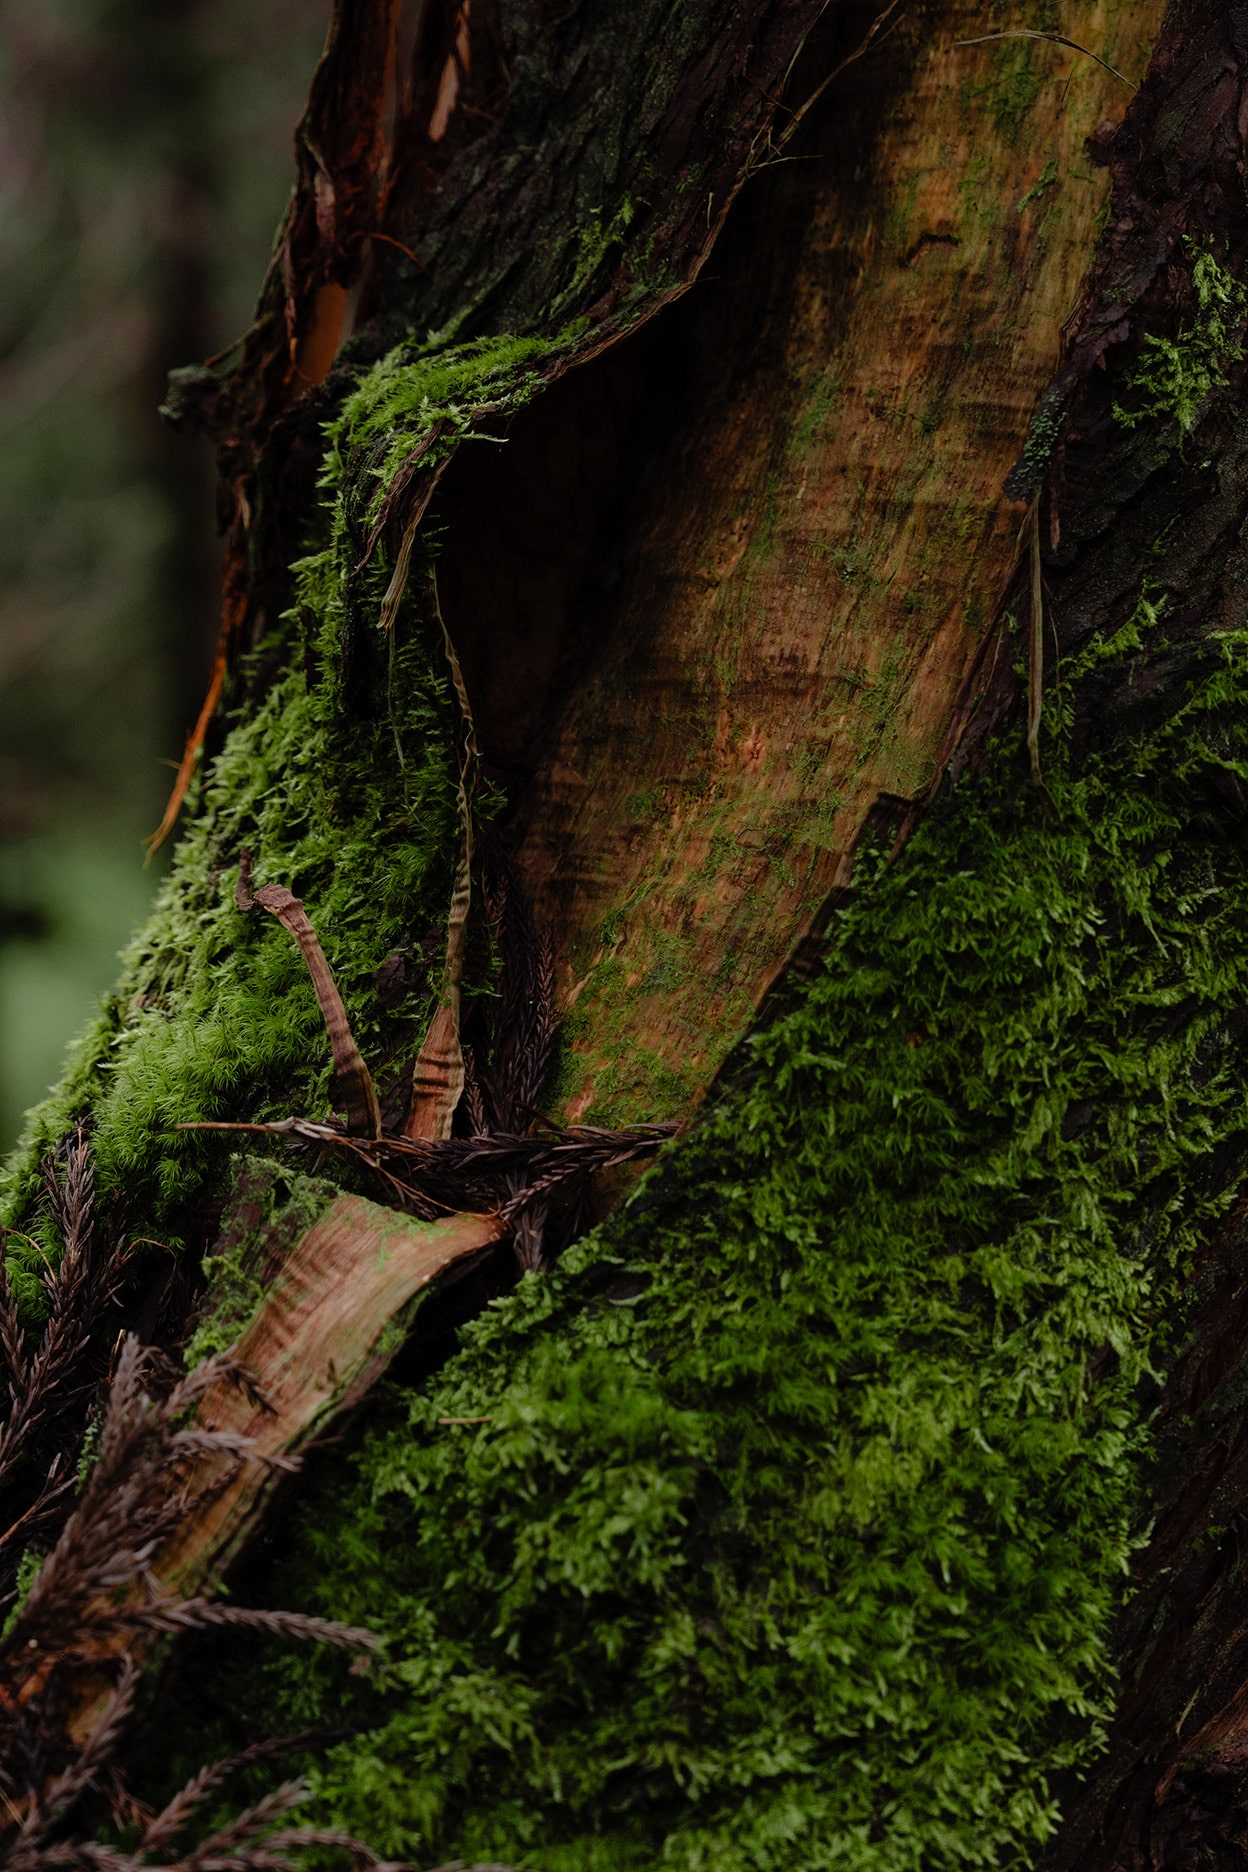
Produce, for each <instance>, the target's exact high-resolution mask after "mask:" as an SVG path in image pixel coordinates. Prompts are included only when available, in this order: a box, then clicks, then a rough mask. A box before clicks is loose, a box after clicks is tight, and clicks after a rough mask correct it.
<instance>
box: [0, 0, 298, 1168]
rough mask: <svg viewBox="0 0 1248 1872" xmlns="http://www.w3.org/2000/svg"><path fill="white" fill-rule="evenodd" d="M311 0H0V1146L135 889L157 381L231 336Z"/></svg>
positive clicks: (198, 495) (206, 512) (157, 476)
mask: <svg viewBox="0 0 1248 1872" xmlns="http://www.w3.org/2000/svg"><path fill="white" fill-rule="evenodd" d="M328 14H329V0H111V3H110V0H0V1149H3V1148H6V1147H7V1146H8V1145H9V1144H11V1143H12V1142H13V1141H14V1139H15V1138H16V1136H17V1134H18V1131H19V1129H20V1124H21V1117H22V1113H23V1112H24V1111H25V1109H26V1107H27V1106H29V1105H30V1104H32V1103H33V1102H34V1101H35V1100H36V1099H38V1098H40V1097H41V1096H42V1094H43V1092H44V1090H45V1089H46V1088H47V1086H48V1085H49V1084H50V1083H51V1082H52V1081H53V1080H54V1079H55V1077H56V1075H57V1073H58V1071H59V1068H60V1064H61V1060H62V1057H63V1055H64V1051H65V1046H66V1043H67V1042H68V1040H69V1039H70V1038H72V1036H73V1034H74V1033H75V1032H77V1030H78V1029H79V1028H80V1027H81V1026H82V1025H83V1024H84V1022H85V1021H86V1020H87V1019H88V1017H89V1016H90V1014H91V1012H92V1009H93V1006H94V1004H95V1000H96V998H97V997H98V995H99V994H100V992H101V991H102V990H103V989H104V988H105V987H106V986H107V985H108V983H109V982H110V980H111V979H112V977H113V976H114V974H115V972H116V956H117V951H118V950H119V949H120V948H121V946H122V945H123V944H124V942H125V941H126V939H127V938H128V936H129V934H130V932H131V930H132V929H133V928H134V926H135V925H136V924H137V923H138V922H139V920H140V919H141V918H142V916H143V914H144V912H145V910H146V908H147V906H148V904H149V902H150V900H151V895H152V891H153V890H154V888H155V885H156V883H157V882H158V879H159V876H160V862H159V861H157V862H156V863H154V864H153V865H151V866H150V867H149V868H147V869H144V866H143V854H142V848H141V841H142V839H143V837H144V835H145V834H146V833H148V832H150V831H151V830H152V828H153V826H154V825H155V824H156V823H157V821H158V819H159V818H160V813H161V809H162V807H163V804H164V798H165V795H166V793H167V791H168V787H169V783H170V780H171V777H172V769H171V763H174V764H176V760H177V757H178V755H179V754H180V752H181V749H182V745H183V742H184V739H185V735H186V731H187V729H188V727H189V726H190V724H191V722H192V721H193V720H194V718H195V715H196V713H197V711H198V707H199V703H200V700H201V697H202V692H203V689H204V686H205V684H206V682H207V672H208V667H209V664H210V661H211V650H212V644H213V641H214V638H215V629H216V613H217V604H218V588H219V556H218V548H217V542H216V539H215V536H214V526H213V482H214V476H213V470H212V463H211V458H210V450H209V448H208V445H207V443H206V442H204V441H203V440H197V439H193V438H189V437H185V436H181V435H177V434H174V433H172V432H171V431H169V430H167V429H165V428H164V427H163V425H162V424H161V423H160V421H159V419H158V417H157V415H156V406H157V404H158V403H159V401H160V399H161V396H162V393H163V388H164V380H165V373H166V372H167V371H168V370H169V369H170V368H171V367H172V366H173V365H177V364H186V363H190V362H193V361H195V360H197V359H200V358H204V357H207V356H209V355H210V354H212V353H213V352H216V351H219V350H221V349H223V348H224V347H225V346H226V345H227V344H229V342H230V341H231V339H233V338H234V337H236V336H237V335H238V333H240V332H241V331H242V330H243V329H244V328H245V327H246V325H247V323H248V322H249V320H250V317H251V314H252V309H253V306H254V304H255V299H256V295H257V292H258V290H259V286H260V281H261V278H262V277H263V274H264V269H265V266H266V264H267V261H268V257H269V252H270V248H271V245H272V239H273V233H274V230H275V228H276V225H277V223H278V220H279V219H280V216H281V213H282V210H283V207H284V205H285V201H286V196H287V193H288V190H289V188H290V183H291V180H292V177H293V171H294V165H293V157H292V132H293V129H294V125H295V123H296V121H297V119H298V117H299V114H300V110H301V108H302V103H303V99H304V97H305V95H306V92H307V86H308V81H309V79H310V77H311V74H312V70H313V67H314V66H315V64H316V60H317V57H318V56H319V53H320V49H321V45H322V43H323V40H324V36H325V29H326V26H327V24H328Z"/></svg>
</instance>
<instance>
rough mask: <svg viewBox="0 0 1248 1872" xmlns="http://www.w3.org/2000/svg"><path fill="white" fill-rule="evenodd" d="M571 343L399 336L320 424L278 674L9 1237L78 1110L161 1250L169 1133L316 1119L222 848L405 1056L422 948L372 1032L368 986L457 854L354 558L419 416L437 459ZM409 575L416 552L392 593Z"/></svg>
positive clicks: (202, 801)
mask: <svg viewBox="0 0 1248 1872" xmlns="http://www.w3.org/2000/svg"><path fill="white" fill-rule="evenodd" d="M573 335H574V334H572V333H565V334H563V335H562V337H560V338H557V339H555V340H553V341H543V342H541V343H539V342H537V341H529V340H521V339H506V338H503V339H491V340H486V341H482V342H479V343H474V344H466V345H458V346H442V347H438V346H434V347H432V348H430V349H426V350H425V351H420V350H418V349H417V348H415V347H403V348H401V349H400V350H399V351H396V352H394V353H393V354H391V355H390V356H389V357H387V358H385V359H383V360H382V361H381V363H379V364H377V365H375V366H373V367H372V369H371V370H369V371H367V372H366V373H365V374H364V375H363V376H362V378H361V380H360V382H359V384H358V386H357V387H356V388H355V390H354V391H353V392H352V393H351V394H350V395H348V397H347V398H346V400H345V402H344V404H343V407H342V409H341V411H340V413H339V415H338V416H337V417H336V418H335V420H334V421H333V422H332V423H330V424H329V425H328V426H327V430H326V442H327V453H326V466H325V471H324V475H323V486H324V488H325V492H326V500H325V503H324V506H323V508H322V515H321V520H320V523H319V527H318V530H317V535H316V537H315V538H314V539H313V540H312V541H311V542H310V549H309V552H308V554H307V556H306V557H305V558H304V559H303V560H302V561H301V562H300V563H299V564H298V565H297V566H296V567H295V568H294V574H295V605H294V608H293V610H292V611H291V612H290V613H289V614H288V615H287V616H286V618H284V619H283V620H282V623H281V625H280V627H279V628H278V630H277V632H276V634H275V635H274V637H273V639H272V640H271V641H270V642H269V643H267V644H266V645H264V646H262V650H261V655H262V656H264V657H268V658H272V660H273V661H275V662H278V663H279V664H280V665H281V667H282V668H283V669H284V670H285V674H283V675H281V676H280V677H278V678H277V680H276V681H275V682H274V683H273V684H272V686H271V687H270V688H269V689H268V691H267V693H266V694H265V695H264V697H263V700H262V701H261V702H260V704H259V706H258V707H256V708H254V709H253V710H251V711H250V712H248V713H246V714H245V715H244V716H243V717H241V718H240V719H238V720H237V721H236V724H235V725H234V726H233V728H232V730H231V732H230V734H229V736H228V738H227V740H226V742H225V745H224V747H223V749H222V752H221V753H220V755H219V756H218V757H217V759H216V760H215V761H214V762H213V763H212V765H211V767H210V768H209V770H208V772H207V774H206V776H205V778H204V780H203V782H202V785H201V787H200V790H199V793H198V797H197V798H196V800H195V801H194V802H193V812H192V814H191V815H189V818H188V826H187V830H186V831H185V833H184V835H183V837H182V839H181V842H180V844H179V846H178V849H177V853H176V857H175V862H174V865H173V868H172V872H171V875H170V877H169V879H168V881H167V883H166V884H165V886H164V888H163V890H162V892H161V894H160V897H159V899H158V901H157V905H156V909H155V912H154V914H153V916H152V918H151V920H150V921H149V923H148V924H147V926H146V927H145V928H144V930H143V931H142V932H141V933H140V935H139V937H138V939H137V941H136V942H135V944H134V946H133V948H132V950H131V951H130V953H129V954H128V956H127V957H126V959H125V963H124V972H123V975H122V979H121V983H120V985H119V987H118V989H117V991H116V993H115V995H114V996H113V997H112V999H111V1000H110V1003H109V1004H108V1006H107V1008H106V1009H105V1012H104V1015H103V1017H102V1019H101V1020H100V1021H99V1022H97V1023H96V1024H95V1025H94V1026H93V1028H92V1029H91V1031H90V1032H89V1033H88V1034H87V1035H86V1036H85V1037H84V1040H83V1042H82V1043H81V1045H80V1047H79V1049H78V1051H77V1054H76V1057H75V1059H74V1061H73V1063H72V1064H71V1067H70V1070H69V1072H68V1074H67V1076H66V1079H65V1081H64V1083H63V1084H62V1086H61V1087H60V1088H59V1090H58V1091H57V1093H56V1094H55V1095H54V1096H53V1097H52V1099H51V1100H49V1101H48V1102H47V1103H46V1104H45V1105H43V1106H42V1107H39V1108H37V1109H36V1111H35V1112H34V1113H33V1114H32V1117H31V1121H30V1125H29V1128H28V1132H27V1136H26V1139H25V1140H24V1144H23V1146H22V1147H21V1148H20V1149H19V1151H18V1153H17V1154H16V1156H15V1158H14V1159H13V1161H12V1163H11V1164H10V1166H9V1171H8V1198H7V1205H6V1212H7V1216H8V1218H9V1219H12V1220H14V1221H16V1222H20V1223H22V1224H23V1225H24V1226H32V1224H31V1220H30V1217H31V1199H32V1197H33V1196H34V1194H35V1193H36V1190H37V1177H36V1165H37V1160H38V1155H39V1153H40V1152H41V1151H42V1150H43V1149H45V1148H46V1147H47V1146H48V1145H50V1144H53V1143H55V1142H56V1140H57V1139H59V1138H60V1137H61V1136H62V1135H63V1133H64V1131H65V1128H66V1126H67V1124H68V1123H69V1121H70V1119H71V1117H72V1116H73V1115H74V1114H75V1113H77V1112H79V1111H82V1110H84V1109H90V1111H91V1113H92V1119H93V1127H94V1130H93V1147H94V1152H95V1159H96V1171H97V1180H98V1181H99V1183H100V1184H101V1186H102V1187H103V1188H104V1189H106V1190H107V1189H112V1188H118V1187H120V1188H123V1189H124V1190H125V1191H126V1194H127V1197H128V1202H129V1209H130V1214H131V1218H132V1222H140V1223H141V1224H142V1228H143V1229H144V1230H146V1231H147V1232H154V1233H156V1234H158V1235H162V1238H165V1239H176V1237H177V1235H178V1232H179V1227H180V1219H181V1217H182V1215H183V1214H184V1212H185V1211H186V1209H187V1207H188V1206H189V1205H193V1203H194V1202H195V1200H197V1199H198V1198H199V1197H200V1196H202V1193H203V1190H204V1186H205V1181H206V1179H209V1178H211V1177H212V1176H214V1175H215V1174H217V1169H218V1167H219V1166H221V1165H223V1163H224V1159H225V1155H226V1147H225V1146H224V1145H223V1144H222V1143H221V1142H220V1141H219V1140H213V1139H210V1138H207V1137H205V1136H204V1135H203V1134H199V1135H195V1134H188V1133H186V1132H179V1131H177V1130H176V1129H175V1127H176V1126H177V1125H178V1124H179V1123H180V1122H183V1121H186V1120H199V1119H252V1118H268V1117H278V1116H282V1115H284V1114H286V1113H288V1112H290V1111H291V1110H292V1109H294V1110H297V1111H300V1112H302V1113H304V1114H306V1115H323V1114H324V1113H325V1111H326V1110H327V1109H328V1108H329V1106H330V1104H331V1102H332V1100H331V1086H330V1080H329V1071H330V1055H329V1046H328V1041H327V1039H326V1037H325V1033H324V1028H323V1025H322V1022H321V1018H320V1014H319V1012H318V1009H317V1005H316V998H315V995H314V993H313V991H312V986H311V982H310V981H309V979H308V975H307V971H306V969H305V968H304V965H303V963H302V961H301V959H300V957H299V954H298V952H297V950H296V948H295V946H294V944H293V943H292V941H291V939H290V937H289V936H288V935H287V933H286V932H285V930H283V929H282V928H281V927H280V926H279V925H278V924H276V923H275V922H274V921H273V920H272V919H271V918H269V917H266V916H264V915H263V913H261V912H258V911H257V912H253V913H252V914H251V915H249V916H243V915H242V914H240V913H239V912H238V911H237V910H236V908H235V906H234V884H235V879H236V877H237V868H238V857H239V852H240V850H241V849H242V847H243V846H247V847H248V849H249V850H250V852H251V854H252V858H253V861H254V867H255V878H256V881H257V882H258V883H267V882H270V881H276V882H280V883H283V884H286V885H288V886H289V887H290V888H291V889H292V890H294V891H295V892H296V894H297V895H299V896H301V897H302V898H303V899H304V901H305V903H306V906H307V909H308V913H309V915H310V916H311V918H312V921H313V924H314V926H315V928H316V931H317V934H318V936H319V937H320V940H321V943H322V946H323V947H324V950H325V953H326V955H327V957H328V959H329V962H330V966H331V967H332V969H333V970H334V973H335V976H336V979H337V981H338V985H339V988H340V990H341V992H342V995H343V999H344V1001H345V1004H346V1007H347V1011H348V1015H349V1017H350V1019H351V1022H352V1025H353V1027H354V1030H355V1033H356V1037H357V1039H358V1040H359V1042H360V1045H361V1047H362V1048H363V1051H364V1053H365V1057H366V1058H369V1059H370V1060H373V1061H374V1062H375V1061H376V1059H377V1047H378V1046H379V1044H380V1043H381V1038H382V1029H383V1026H384V1027H385V1028H386V1030H387V1031H388V1032H389V1033H390V1034H391V1035H393V1033H394V1031H395V1029H396V1026H399V1027H401V1026H402V1024H403V1023H407V1028H408V1039H409V1041H410V1046H411V1051H412V1053H413V1054H414V1052H415V1050H416V1048H417V1047H418V1045H419V1040H420V1036H421V1032H422V1030H423V1024H424V1022H425V1021H427V1019H428V1016H429V1014H430V1012H431V1011H432V1008H433V1005H434V997H435V996H436V992H437V985H438V980H439V979H440V955H435V958H434V960H433V962H432V964H431V966H430V968H429V969H427V970H426V971H425V975H421V973H420V971H419V970H418V969H417V970H414V971H409V973H410V975H411V979H410V982H409V987H408V990H407V993H406V998H405V999H404V1001H403V1002H402V1004H401V1005H398V1006H397V1007H396V1006H393V1005H392V1006H391V1007H389V1008H388V1010H387V1011H386V1015H385V1019H384V1021H383V1018H382V1014H381V1010H380V1009H379V1006H378V998H377V982H376V974H377V970H378V969H379V968H380V966H381V964H382V963H383V962H384V961H385V960H386V958H387V957H388V956H390V955H391V954H392V953H393V952H394V951H395V950H396V949H404V950H407V951H408V952H409V954H410V952H411V951H412V950H413V949H414V948H415V946H416V945H418V944H419V942H420V940H421V939H422V938H423V937H425V936H426V935H427V934H428V932H430V931H431V930H433V931H435V932H436V931H437V930H439V929H441V928H442V927H443V926H444V924H445V917H446V906H447V902H448V899H449V893H450V886H451V874H452V870H453V866H454V855H455V851H456V848H457V841H458V822H457V816H456V805H455V787H456V764H455V755H454V745H453V732H454V708H455V704H454V702H453V699H452V696H451V693H450V685H449V681H448V675H447V671H446V668H445V657H444V651H443V647H442V642H441V634H440V631H439V630H438V629H436V628H432V627H430V625H429V623H428V621H427V620H425V619H423V618H422V616H421V612H420V606H419V605H418V604H417V603H414V602H412V601H411V600H410V599H409V602H408V605H407V607H406V609H404V610H402V611H401V612H400V615H399V618H398V623H397V625H396V630H395V635H394V637H393V639H391V638H389V637H388V636H387V635H386V634H385V633H384V632H381V631H379V629H378V618H379V614H380V612H381V607H382V599H383V594H384V593H385V592H386V590H387V587H388V586H389V584H390V580H391V577H392V574H393V571H394V566H393V563H392V561H391V560H390V559H389V557H388V554H387V549H386V543H385V541H384V540H383V541H381V542H380V543H379V544H377V546H376V547H375V550H374V551H373V553H372V554H371V556H370V557H369V559H368V563H367V565H365V566H364V567H363V568H362V569H361V563H360V562H361V559H362V557H363V542H364V535H365V533H366V531H367V528H368V526H369V525H370V524H371V523H372V521H373V520H375V518H376V514H377V511H378V508H379V505H380V502H381V500H382V499H383V498H384V495H385V493H386V491H387V489H388V488H389V487H390V486H391V485H392V483H393V478H394V476H395V474H396V473H397V472H398V471H399V469H400V468H402V467H403V466H404V465H405V464H406V463H407V462H408V461H409V459H411V457H412V455H413V452H414V451H415V450H416V449H417V447H418V445H419V444H421V443H422V441H425V442H427V440H428V437H429V434H430V431H431V430H433V429H434V428H435V426H436V427H437V431H438V437H439V440H438V441H437V444H436V449H435V451H434V456H435V458H436V455H437V454H438V453H441V454H445V453H446V452H448V451H449V449H450V448H451V447H453V446H454V445H455V443H456V442H457V441H458V440H460V439H462V437H463V436H464V435H465V434H467V433H469V432H470V430H471V428H472V424H473V421H474V419H475V417H476V416H477V415H480V414H481V413H482V412H483V411H484V412H488V413H489V414H490V415H491V416H492V417H493V418H494V419H495V420H499V419H501V415H502V413H503V412H505V411H506V410H508V409H511V408H514V407H516V406H517V405H518V404H519V403H521V402H523V401H524V400H525V399H526V398H527V397H528V396H530V395H532V394H533V392H534V390H535V389H536V388H537V387H538V384H539V382H540V379H539V377H538V374H537V368H536V367H537V364H538V363H539V362H540V361H541V360H542V359H543V358H545V359H549V358H550V357H551V356H553V355H554V354H555V353H556V352H557V351H558V350H559V349H560V348H561V347H562V346H563V345H565V344H566V343H569V342H571V338H572V336H573ZM428 565H429V560H428V557H427V556H425V557H423V558H421V557H420V555H418V563H416V564H414V565H413V567H412V569H411V573H410V578H409V588H410V589H411V590H412V591H415V590H416V589H417V588H418V586H419V585H420V583H421V581H422V578H423V577H425V576H427V572H428ZM435 950H436V942H435ZM426 976H427V979H426ZM44 1247H45V1248H49V1249H51V1250H52V1251H55V1246H54V1244H50V1243H45V1244H44ZM11 1252H12V1255H13V1258H14V1274H15V1278H17V1279H18V1282H19V1291H25V1290H24V1289H23V1288H22V1285H21V1283H22V1279H23V1275H24V1271H25V1272H28V1270H25V1269H24V1257H25V1258H26V1259H29V1257H30V1256H31V1255H33V1254H36V1253H37V1252H38V1250H37V1247H36V1245H35V1244H33V1243H32V1244H30V1245H29V1246H28V1247H27V1246H24V1245H23V1243H22V1242H21V1241H20V1240H18V1239H16V1238H15V1239H14V1241H13V1243H12V1244H11ZM32 1265H33V1264H32ZM26 1286H27V1287H29V1289H30V1293H29V1295H28V1296H27V1297H28V1298H30V1299H33V1297H34V1295H35V1291H36V1288H35V1284H34V1283H33V1282H32V1281H30V1280H27V1281H26Z"/></svg>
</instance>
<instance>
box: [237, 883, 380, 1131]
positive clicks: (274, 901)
mask: <svg viewBox="0 0 1248 1872" xmlns="http://www.w3.org/2000/svg"><path fill="white" fill-rule="evenodd" d="M234 901H235V903H236V904H237V905H238V907H239V909H240V910H241V911H243V912H244V913H245V912H247V911H248V910H250V909H251V908H252V906H253V905H254V904H259V905H260V908H261V909H262V910H267V911H269V913H270V914H271V915H272V916H275V917H276V918H277V920H278V922H279V923H280V924H281V925H282V927H283V929H288V930H289V931H290V933H291V935H292V936H293V937H294V939H295V941H296V942H297V943H298V945H299V953H300V954H301V955H302V957H303V959H304V961H305V962H306V963H307V965H308V973H309V975H310V976H311V977H312V986H313V988H314V989H315V990H316V998H317V1001H318V1003H319V1005H320V1009H321V1014H322V1015H323V1017H324V1020H325V1028H326V1031H327V1032H328V1034H329V1044H330V1046H331V1048H332V1049H333V1055H334V1070H335V1072H336V1073H337V1075H338V1085H339V1088H340V1090H341V1093H342V1097H343V1101H344V1103H345V1106H346V1112H347V1129H348V1130H350V1131H353V1132H356V1133H358V1135H359V1136H361V1137H380V1135H381V1107H380V1106H379V1105H378V1103H377V1089H376V1087H375V1086H374V1084H373V1076H372V1074H371V1073H370V1072H369V1070H368V1067H367V1066H366V1065H365V1063H364V1056H363V1054H362V1053H361V1052H360V1049H359V1047H358V1046H356V1044H355V1035H354V1034H353V1033H352V1032H351V1024H350V1022H349V1021H348V1019H347V1010H346V1009H345V1008H344V1007H343V1005H342V996H341V995H340V994H339V993H338V987H337V984H336V983H335V981H334V977H333V973H332V971H331V969H330V966H329V963H328V962H327V961H326V960H325V951H324V950H323V949H322V948H321V945H320V943H319V942H318V940H317V935H316V931H315V930H314V929H313V927H312V925H311V923H310V922H309V921H308V914H307V912H306V910H305V909H304V907H303V905H302V904H301V903H300V901H299V899H298V898H297V897H296V896H295V895H294V893H293V892H292V891H289V890H287V888H286V886H285V885H284V884H264V885H262V886H261V888H260V889H259V890H258V891H256V892H255V893H254V894H253V892H252V889H251V854H250V853H249V852H247V851H246V850H244V851H242V852H241V853H240V854H239V860H238V882H237V884H236V885H235V888H234Z"/></svg>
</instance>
